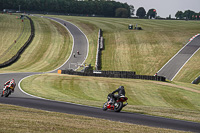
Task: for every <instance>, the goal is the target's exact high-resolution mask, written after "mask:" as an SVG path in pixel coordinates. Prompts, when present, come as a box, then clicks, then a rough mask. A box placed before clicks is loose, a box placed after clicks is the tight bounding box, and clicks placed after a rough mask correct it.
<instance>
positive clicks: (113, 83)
mask: <svg viewBox="0 0 200 133" xmlns="http://www.w3.org/2000/svg"><path fill="white" fill-rule="evenodd" d="M144 82H145V83H144ZM120 85H124V86H125V90H126V96H127V97H128V98H129V100H128V103H129V105H128V106H127V107H126V108H124V110H125V111H128V112H137V113H142V114H149V115H155V116H163V117H168V118H175V119H182V120H189V121H195V122H200V119H199V118H200V101H199V99H200V89H199V86H195V85H193V86H192V87H193V88H189V87H187V88H184V87H183V86H182V85H181V84H176V83H163V82H154V81H144V80H134V79H112V78H97V77H81V76H69V75H58V74H44V75H34V76H31V77H29V78H26V79H24V80H23V81H22V83H21V87H22V89H23V90H24V91H26V92H28V93H29V94H33V95H36V96H39V97H43V98H47V99H52V100H56V101H65V102H72V103H77V104H83V105H89V106H96V107H101V106H102V104H103V103H104V102H105V101H106V98H107V95H108V94H109V93H110V92H112V91H113V90H115V89H116V88H118V87H119V86H120ZM30 88H31V89H30ZM193 90H197V91H199V92H195V91H193Z"/></svg>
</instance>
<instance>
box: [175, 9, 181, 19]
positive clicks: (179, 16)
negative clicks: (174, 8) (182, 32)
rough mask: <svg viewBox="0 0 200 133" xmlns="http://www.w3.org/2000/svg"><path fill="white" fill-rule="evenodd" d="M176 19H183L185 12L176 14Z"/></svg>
mask: <svg viewBox="0 0 200 133" xmlns="http://www.w3.org/2000/svg"><path fill="white" fill-rule="evenodd" d="M175 17H176V19H183V12H182V11H178V12H177V13H176V14H175Z"/></svg>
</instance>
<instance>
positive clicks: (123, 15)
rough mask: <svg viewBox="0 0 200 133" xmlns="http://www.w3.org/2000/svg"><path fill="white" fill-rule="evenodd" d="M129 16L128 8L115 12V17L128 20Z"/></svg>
mask: <svg viewBox="0 0 200 133" xmlns="http://www.w3.org/2000/svg"><path fill="white" fill-rule="evenodd" d="M128 15H129V14H128V10H127V9H126V8H117V9H116V11H115V17H121V18H127V17H129V16H128Z"/></svg>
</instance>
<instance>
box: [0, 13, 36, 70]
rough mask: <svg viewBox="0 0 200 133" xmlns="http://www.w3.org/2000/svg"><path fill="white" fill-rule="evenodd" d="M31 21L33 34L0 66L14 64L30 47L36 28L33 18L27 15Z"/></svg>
mask: <svg viewBox="0 0 200 133" xmlns="http://www.w3.org/2000/svg"><path fill="white" fill-rule="evenodd" d="M26 17H27V18H28V19H29V21H30V25H31V35H30V36H29V38H28V40H27V41H26V42H25V44H24V45H23V46H22V47H21V48H20V49H19V51H18V52H17V53H16V54H15V55H14V56H13V57H12V58H11V59H9V60H8V61H5V62H4V63H2V64H0V68H3V67H7V66H9V65H11V64H13V63H14V62H16V61H17V60H18V59H19V58H20V56H21V54H22V53H23V52H24V50H25V49H26V48H27V47H28V45H29V44H30V43H31V42H32V40H33V38H34V36H35V28H34V24H33V21H32V19H31V18H29V17H28V16H26Z"/></svg>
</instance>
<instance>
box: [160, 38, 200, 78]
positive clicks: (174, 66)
mask: <svg viewBox="0 0 200 133" xmlns="http://www.w3.org/2000/svg"><path fill="white" fill-rule="evenodd" d="M199 49H200V35H198V36H197V37H196V38H194V39H193V40H192V41H190V42H189V43H187V44H186V45H185V47H183V48H182V49H181V50H180V51H179V52H178V53H177V54H176V55H175V56H173V57H172V58H171V60H169V61H168V62H167V63H166V64H165V65H164V66H163V67H162V68H161V69H160V71H158V73H157V74H158V76H164V77H166V78H167V79H168V80H171V81H172V80H173V79H174V78H175V76H176V75H177V74H178V72H179V71H180V70H181V69H182V68H183V66H184V65H185V64H186V63H187V62H188V61H189V59H190V58H191V57H192V56H193V55H194V54H195V53H196V52H197V51H198V50H199Z"/></svg>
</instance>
